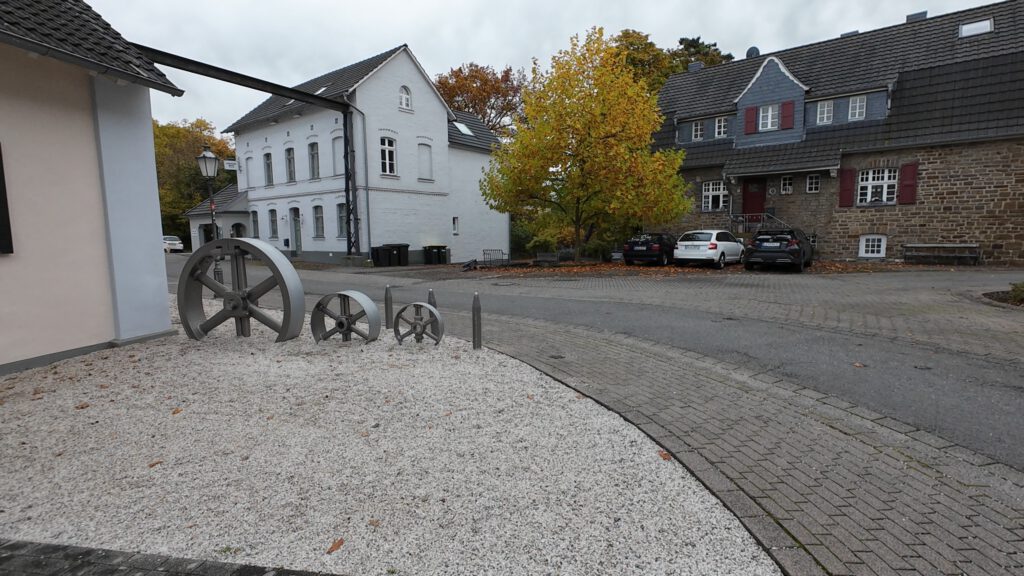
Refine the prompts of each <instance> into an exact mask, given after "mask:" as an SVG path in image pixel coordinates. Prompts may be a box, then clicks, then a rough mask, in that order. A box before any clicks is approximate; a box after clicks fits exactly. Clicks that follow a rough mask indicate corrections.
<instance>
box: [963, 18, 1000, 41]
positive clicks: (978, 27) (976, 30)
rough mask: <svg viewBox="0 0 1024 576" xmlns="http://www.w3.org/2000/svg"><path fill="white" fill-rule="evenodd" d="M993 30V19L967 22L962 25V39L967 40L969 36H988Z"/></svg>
mask: <svg viewBox="0 0 1024 576" xmlns="http://www.w3.org/2000/svg"><path fill="white" fill-rule="evenodd" d="M992 29H993V24H992V19H991V18H987V19H985V20H978V21H977V22H967V23H965V24H961V25H960V37H961V38H967V37H969V36H977V35H978V34H986V33H988V32H991V31H992Z"/></svg>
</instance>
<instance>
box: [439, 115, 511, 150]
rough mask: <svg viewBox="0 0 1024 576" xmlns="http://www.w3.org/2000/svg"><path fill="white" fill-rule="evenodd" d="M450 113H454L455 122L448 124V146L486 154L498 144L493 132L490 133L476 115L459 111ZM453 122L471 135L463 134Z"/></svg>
mask: <svg viewBox="0 0 1024 576" xmlns="http://www.w3.org/2000/svg"><path fill="white" fill-rule="evenodd" d="M452 112H454V113H455V120H454V121H452V122H448V144H450V145H453V146H465V147H468V148H479V149H481V150H486V151H488V152H490V151H491V149H492V148H494V147H495V146H498V145H499V144H500V141H499V140H498V137H497V136H495V135H494V132H491V130H490V128H488V127H487V125H486V124H484V122H483V120H481V119H480V118H479V117H477V115H476V114H473V113H471V112H462V111H459V110H452ZM455 122H461V123H463V124H465V125H466V128H469V131H470V132H472V133H473V135H472V136H469V135H467V134H463V133H462V131H461V130H459V128H458V126H456V125H455Z"/></svg>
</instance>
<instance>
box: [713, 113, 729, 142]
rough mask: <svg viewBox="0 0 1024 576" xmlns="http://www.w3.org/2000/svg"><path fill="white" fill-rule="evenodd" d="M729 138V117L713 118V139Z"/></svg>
mask: <svg viewBox="0 0 1024 576" xmlns="http://www.w3.org/2000/svg"><path fill="white" fill-rule="evenodd" d="M728 136H729V117H728V116H719V117H718V118H715V138H726V137H728Z"/></svg>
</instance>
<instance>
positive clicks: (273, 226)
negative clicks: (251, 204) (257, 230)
mask: <svg viewBox="0 0 1024 576" xmlns="http://www.w3.org/2000/svg"><path fill="white" fill-rule="evenodd" d="M267 217H268V218H269V219H270V239H271V240H277V210H275V209H273V208H271V209H270V210H268V211H267Z"/></svg>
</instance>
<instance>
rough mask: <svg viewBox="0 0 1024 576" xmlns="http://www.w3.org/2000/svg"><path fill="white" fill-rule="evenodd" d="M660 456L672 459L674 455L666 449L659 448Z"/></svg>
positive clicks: (664, 458)
mask: <svg viewBox="0 0 1024 576" xmlns="http://www.w3.org/2000/svg"><path fill="white" fill-rule="evenodd" d="M658 456H661V459H662V460H671V459H672V455H671V454H669V453H668V452H666V451H664V450H658Z"/></svg>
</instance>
